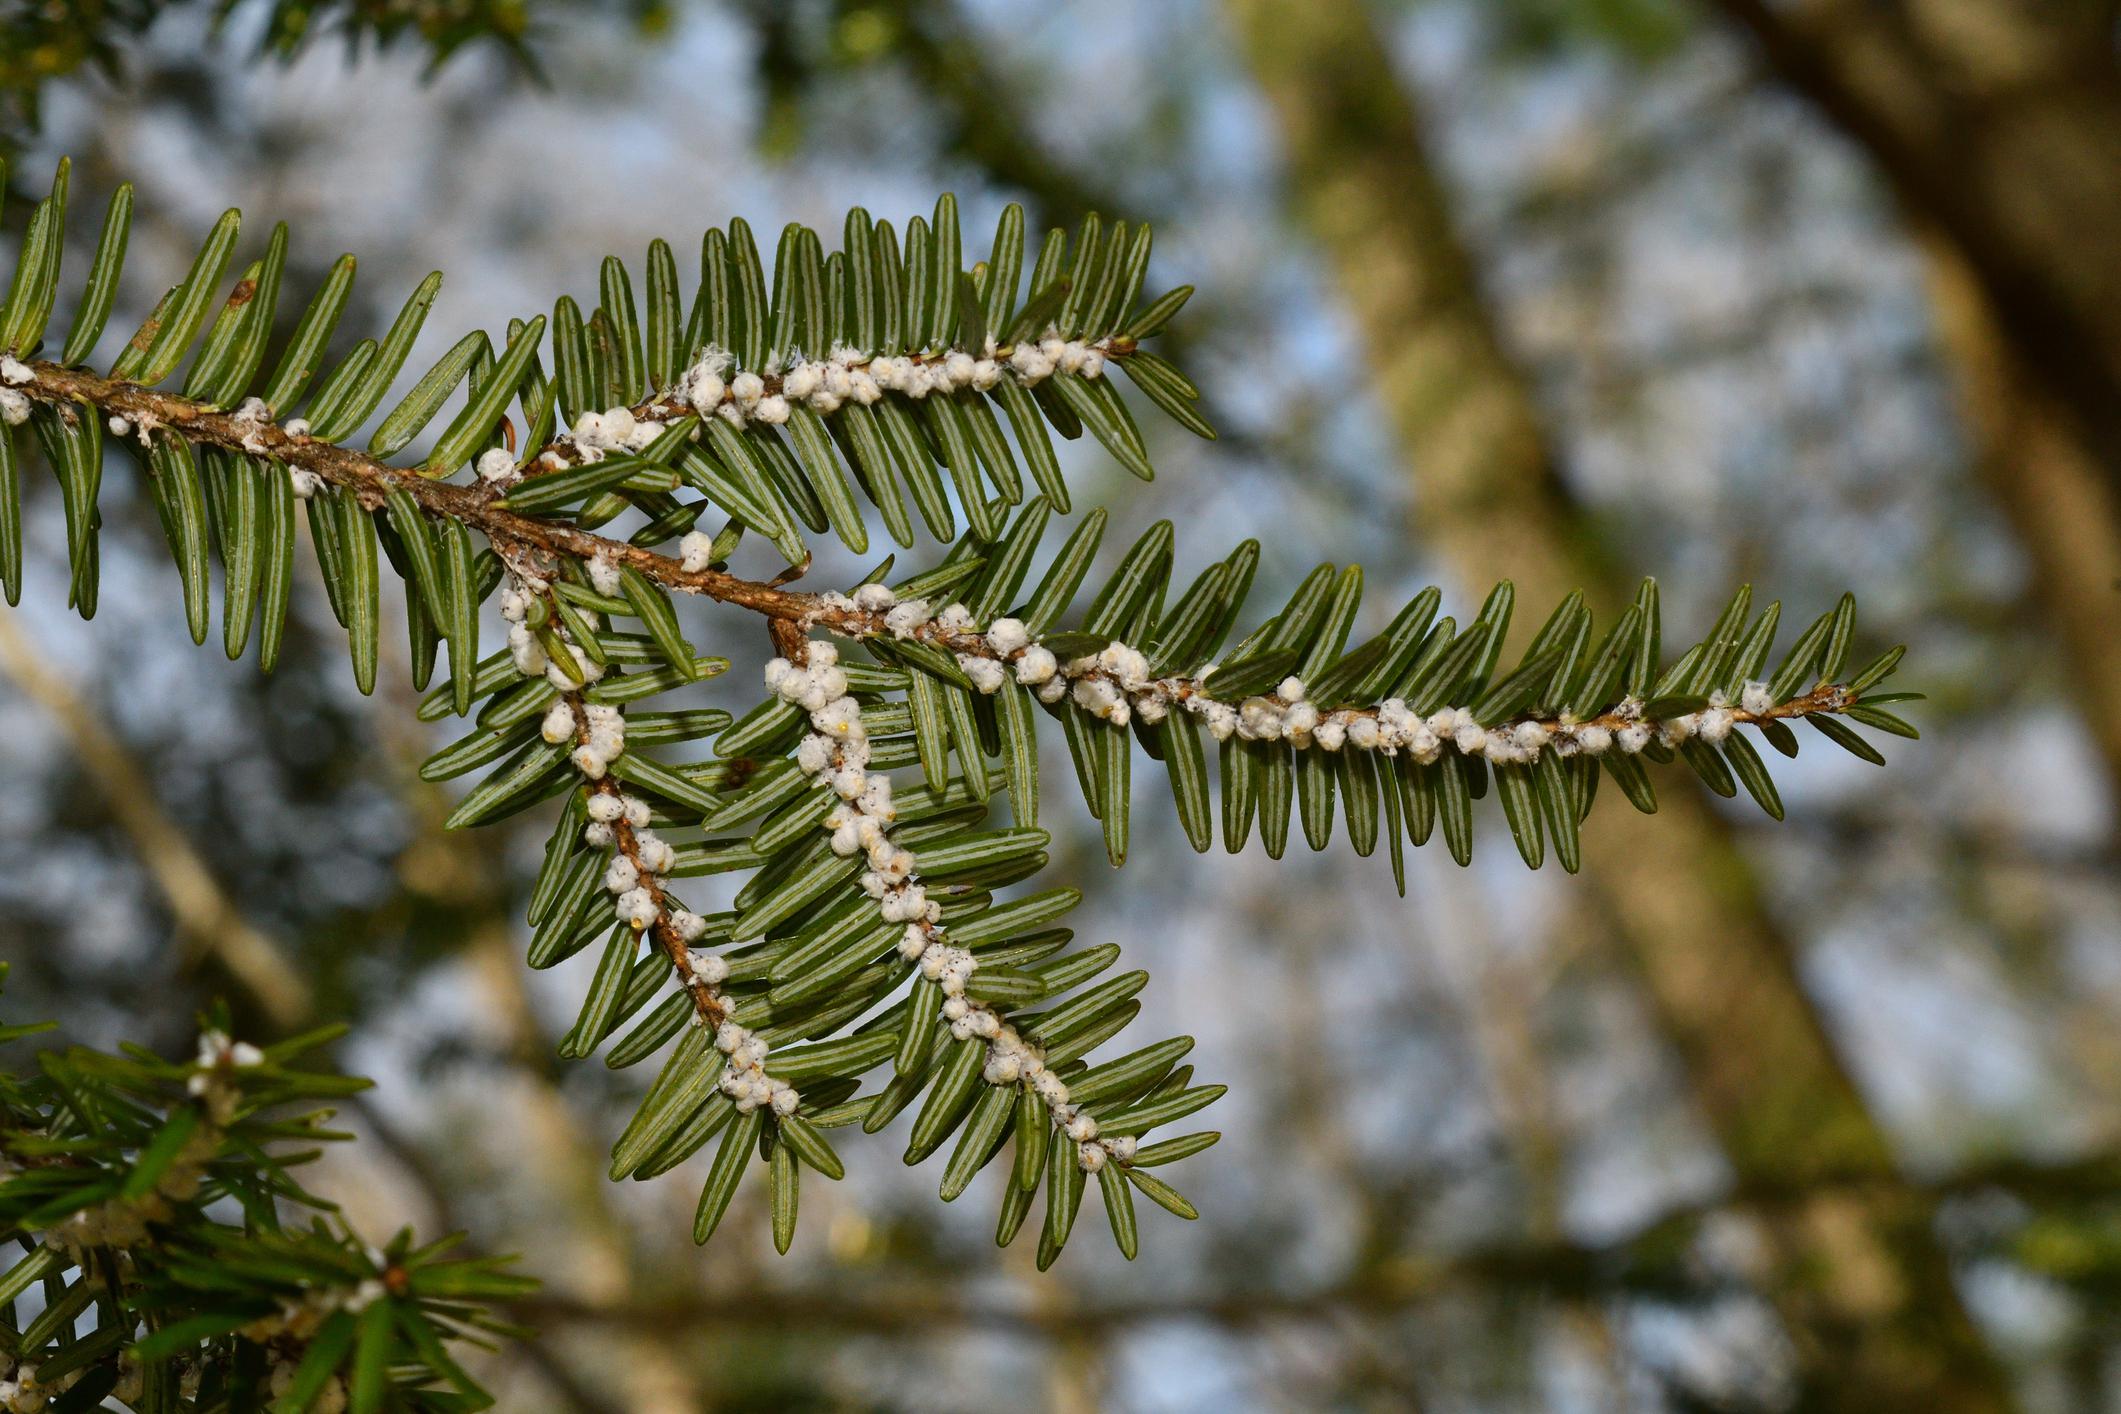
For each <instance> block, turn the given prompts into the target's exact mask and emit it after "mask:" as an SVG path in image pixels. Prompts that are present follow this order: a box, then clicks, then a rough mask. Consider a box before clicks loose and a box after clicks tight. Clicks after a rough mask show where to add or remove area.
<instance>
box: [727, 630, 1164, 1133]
mask: <svg viewBox="0 0 2121 1414" xmlns="http://www.w3.org/2000/svg"><path fill="white" fill-rule="evenodd" d="M856 602H857V604H858V602H859V601H856ZM868 607H869V608H870V610H871V611H872V612H873V611H874V610H875V609H876V608H881V607H883V604H882V603H874V604H872V605H870V606H868ZM944 620H947V621H948V623H947V627H948V628H949V629H950V630H951V631H953V632H967V631H970V630H971V629H972V628H973V624H972V616H971V612H970V611H969V610H967V609H965V608H963V606H961V605H952V606H951V607H950V608H949V609H945V610H944V611H943V615H942V616H941V618H939V619H938V620H937V621H936V622H937V624H938V626H942V625H943V621H944ZM925 626H926V625H925V621H916V622H915V623H913V624H909V629H910V628H913V627H925ZM1017 627H1018V629H1019V630H1021V628H1022V625H1021V624H1019V625H1017ZM1026 637H1027V638H1028V635H1026ZM1030 651H1034V652H1040V653H1046V650H1044V649H1033V650H1030ZM1046 657H1047V659H1048V660H1049V661H1050V660H1051V658H1052V654H1050V653H1046ZM838 661H839V651H838V649H837V648H835V647H833V646H832V645H831V644H828V643H823V642H812V643H810V644H809V645H808V646H807V648H806V649H805V651H804V653H803V655H802V656H801V658H800V660H799V662H798V661H790V660H788V659H780V658H777V659H775V660H774V661H773V663H772V664H769V665H768V668H767V674H766V678H767V683H768V685H769V686H770V687H772V688H773V690H774V691H775V692H777V693H779V694H781V695H782V696H783V697H785V698H788V699H789V700H791V701H792V700H797V699H798V698H800V697H801V696H802V695H803V694H805V693H806V692H808V691H810V690H811V689H812V688H813V686H814V685H815V682H816V675H817V674H819V673H821V672H834V673H837V672H838V671H839V669H838V667H837V663H838ZM960 661H961V662H962V663H963V665H964V667H965V669H966V671H967V673H968V674H973V675H974V680H975V682H979V681H981V679H982V678H983V677H984V675H985V674H986V672H987V671H988V670H991V671H992V672H993V674H994V675H995V676H994V678H993V681H994V687H993V688H983V690H986V691H993V690H996V689H998V688H999V687H1000V686H1001V685H1002V676H1001V675H1002V672H1003V670H1002V666H1001V664H1000V663H998V662H996V661H995V660H993V659H989V658H981V657H975V656H973V655H969V654H968V655H963V657H962V658H961V660H960ZM821 715H826V714H819V713H814V714H813V724H814V725H816V726H817V727H818V728H819V730H818V731H817V732H816V733H815V734H813V735H810V736H806V737H805V738H803V740H802V741H801V742H799V743H798V744H797V746H796V756H795V759H796V765H797V767H798V769H800V770H801V771H802V772H803V774H804V775H806V776H809V777H810V778H811V779H812V780H815V781H818V782H821V783H823V784H824V785H826V786H827V787H828V788H829V789H830V790H831V791H832V792H833V793H834V794H835V795H837V796H838V797H840V800H841V802H842V803H841V804H839V805H837V806H834V807H833V809H832V810H831V811H830V812H829V813H828V814H827V815H826V816H825V819H824V822H823V824H824V828H825V830H826V831H827V832H828V834H829V835H830V837H831V845H832V851H833V853H835V854H837V855H839V856H841V857H842V858H851V857H853V856H855V855H857V854H859V855H863V856H864V857H865V858H866V861H867V863H868V865H869V868H868V870H867V871H866V872H865V873H863V874H862V876H861V887H862V890H863V892H865V893H866V894H868V895H869V897H870V898H872V899H874V900H875V901H876V908H877V915H878V917H880V918H882V919H883V920H884V921H885V922H888V923H901V924H904V925H905V930H904V932H903V933H902V934H901V935H900V939H899V943H898V953H899V956H900V957H901V958H903V959H904V960H905V961H906V962H907V963H908V964H910V965H912V966H913V967H915V968H917V969H919V971H920V974H921V976H922V977H924V978H926V979H927V980H928V981H930V982H933V983H935V984H936V986H937V987H939V988H940V989H941V991H942V993H943V1005H942V1014H943V1018H944V1020H946V1021H947V1022H949V1024H950V1032H951V1034H952V1035H953V1036H954V1037H956V1038H957V1039H958V1040H961V1041H963V1040H970V1039H973V1038H978V1039H980V1040H983V1041H985V1042H986V1043H987V1055H986V1060H985V1062H984V1064H983V1066H982V1068H981V1075H982V1077H983V1078H984V1079H985V1080H986V1081H987V1083H988V1084H990V1085H1014V1084H1018V1083H1028V1084H1030V1085H1031V1086H1032V1089H1033V1092H1034V1093H1035V1094H1037V1095H1038V1097H1039V1098H1040V1100H1041V1101H1042V1102H1043V1103H1044V1104H1045V1105H1046V1107H1047V1109H1048V1111H1049V1112H1050V1113H1051V1115H1052V1119H1053V1123H1054V1124H1055V1126H1056V1127H1058V1128H1060V1129H1061V1130H1062V1131H1063V1133H1064V1134H1065V1135H1066V1136H1067V1137H1068V1138H1069V1139H1070V1140H1072V1141H1074V1142H1075V1143H1076V1144H1077V1146H1078V1147H1077V1161H1078V1162H1079V1163H1081V1164H1082V1166H1083V1167H1084V1168H1085V1169H1087V1170H1089V1171H1092V1172H1095V1171H1096V1170H1097V1169H1098V1168H1100V1167H1102V1166H1103V1164H1104V1163H1105V1162H1106V1161H1107V1160H1108V1159H1110V1158H1114V1157H1119V1153H1120V1151H1119V1148H1118V1144H1119V1141H1116V1140H1115V1141H1105V1140H1100V1139H1099V1138H1098V1137H1097V1121H1096V1120H1094V1119H1092V1118H1090V1117H1089V1116H1088V1115H1086V1114H1083V1113H1082V1112H1081V1110H1080V1109H1079V1108H1078V1107H1077V1106H1075V1105H1073V1104H1071V1103H1070V1102H1069V1099H1068V1087H1067V1085H1066V1083H1065V1082H1063V1081H1062V1080H1061V1079H1060V1077H1059V1076H1058V1075H1055V1074H1054V1073H1053V1072H1052V1071H1050V1070H1048V1069H1046V1065H1045V1057H1044V1055H1043V1053H1041V1052H1040V1051H1039V1049H1038V1048H1037V1047H1036V1046H1033V1045H1031V1044H1030V1043H1029V1042H1027V1041H1026V1040H1024V1038H1023V1037H1022V1036H1021V1035H1020V1034H1019V1033H1018V1032H1017V1030H1016V1028H1014V1027H1013V1026H1011V1025H1009V1023H1008V1022H1006V1021H1004V1020H1003V1019H1002V1016H1001V1013H1000V1012H998V1011H996V1010H995V1009H994V1008H993V1007H991V1006H989V1005H988V1004H987V1003H985V1002H983V1001H980V1000H978V999H977V998H975V997H973V996H971V995H969V991H968V989H969V987H970V985H971V982H972V975H973V973H974V972H975V971H977V970H978V967H979V961H978V959H977V958H975V957H974V956H973V954H972V952H971V951H970V950H969V949H966V948H960V947H957V946H954V945H953V944H952V943H951V942H950V940H949V937H948V935H947V934H946V933H945V931H944V929H943V911H942V907H941V905H940V904H938V903H937V902H936V901H935V900H933V899H931V898H929V897H928V891H927V889H926V888H925V887H924V886H923V885H922V884H921V882H920V878H919V863H920V862H919V859H918V858H917V857H916V855H915V853H914V852H913V851H912V850H910V849H906V848H903V847H902V846H900V845H898V844H896V843H895V842H893V840H892V839H891V837H890V836H891V828H892V826H893V824H894V823H895V822H896V821H897V818H898V811H897V808H896V807H895V806H894V805H893V804H892V801H891V780H890V778H889V777H888V776H886V775H884V774H882V773H881V772H878V773H874V774H872V773H870V772H868V771H867V770H866V769H864V768H865V767H866V766H867V764H868V761H869V747H868V734H867V731H866V729H865V728H864V727H863V725H862V722H861V716H860V707H859V704H857V703H856V702H855V701H854V699H853V698H851V697H849V698H844V699H842V702H841V703H836V704H834V713H833V714H831V720H830V721H829V722H827V721H817V720H816V718H817V717H819V716H821ZM717 1044H720V1041H719V1038H718V1040H717ZM725 1049H726V1047H725ZM733 1061H734V1057H732V1063H733ZM731 1083H734V1084H737V1085H739V1086H740V1087H741V1094H739V1092H738V1091H730V1092H729V1093H731V1094H738V1095H739V1098H738V1104H739V1106H742V1104H743V1103H744V1101H745V1099H746V1098H752V1099H753V1100H754V1103H756V1099H755V1096H756V1095H757V1093H758V1092H757V1090H756V1089H755V1086H754V1085H753V1083H752V1082H746V1081H739V1082H729V1081H727V1079H726V1077H725V1082H724V1085H725V1089H726V1088H727V1086H728V1085H729V1084H731ZM1132 1156H1133V1147H1132V1141H1131V1140H1129V1141H1127V1147H1126V1153H1125V1157H1126V1158H1129V1159H1131V1158H1132ZM1122 1161H1124V1160H1122Z"/></svg>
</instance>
